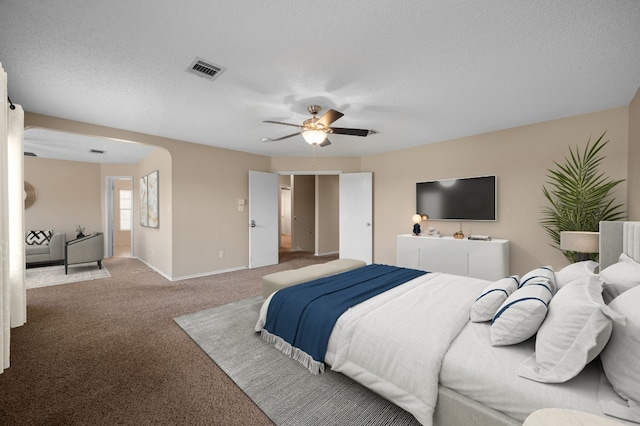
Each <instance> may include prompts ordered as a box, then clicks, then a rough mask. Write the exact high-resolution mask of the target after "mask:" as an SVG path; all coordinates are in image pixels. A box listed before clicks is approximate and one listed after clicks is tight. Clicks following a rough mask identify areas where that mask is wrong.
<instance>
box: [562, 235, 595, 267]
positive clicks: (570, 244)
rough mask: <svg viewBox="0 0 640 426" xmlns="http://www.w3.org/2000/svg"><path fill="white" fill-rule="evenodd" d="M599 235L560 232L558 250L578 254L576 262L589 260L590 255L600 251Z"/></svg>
mask: <svg viewBox="0 0 640 426" xmlns="http://www.w3.org/2000/svg"><path fill="white" fill-rule="evenodd" d="M599 245H600V233H599V232H589V231H562V232H560V249H561V250H566V251H574V252H576V253H577V254H578V256H577V259H578V262H582V261H584V260H589V259H590V256H589V254H591V253H598V252H599V251H600V248H599Z"/></svg>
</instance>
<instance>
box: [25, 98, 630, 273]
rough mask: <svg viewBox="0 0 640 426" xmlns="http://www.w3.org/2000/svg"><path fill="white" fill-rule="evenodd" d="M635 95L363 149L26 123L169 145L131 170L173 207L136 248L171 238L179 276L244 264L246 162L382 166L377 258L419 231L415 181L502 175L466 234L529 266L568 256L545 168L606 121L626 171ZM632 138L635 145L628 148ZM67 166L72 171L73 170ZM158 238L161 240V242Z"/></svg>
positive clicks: (167, 268) (610, 155)
mask: <svg viewBox="0 0 640 426" xmlns="http://www.w3.org/2000/svg"><path fill="white" fill-rule="evenodd" d="M638 103H639V101H638V95H636V97H635V98H634V102H633V103H632V104H631V106H630V107H623V108H616V109H612V110H607V111H601V112H597V113H593V114H586V115H581V116H575V117H569V118H565V119H561V120H554V121H549V122H543V123H538V124H533V125H528V126H522V127H517V128H513V129H507V130H502V131H499V132H492V133H487V134H482V135H475V136H471V137H467V138H460V139H455V140H452V141H447V142H442V143H437V144H431V145H424V146H421V147H417V148H412V149H407V150H402V151H395V152H390V153H386V154H381V155H375V156H369V157H364V158H350V157H349V158H324V157H322V158H320V157H319V158H315V159H314V158H303V159H300V158H288V157H273V158H269V157H264V156H259V155H252V154H246V153H241V152H236V151H231V150H226V149H221V148H214V147H210V146H205V145H198V144H191V143H188V142H183V141H177V140H172V139H166V138H159V137H155V136H150V135H144V134H138V133H133V132H127V131H124V130H119V129H111V128H106V127H102V126H95V125H90V124H86V123H78V122H73V121H68V120H62V119H57V118H52V117H46V116H41V115H37V114H30V113H27V114H26V115H25V124H26V126H27V127H29V126H34V127H43V128H48V129H52V130H60V131H67V132H72V133H81V134H88V135H97V136H104V137H113V138H117V139H121V140H129V141H136V142H140V143H146V144H151V145H155V146H159V147H163V148H165V149H166V150H167V152H168V155H169V157H168V158H156V159H155V160H150V163H149V164H142V165H136V166H135V167H132V171H131V174H132V175H133V176H134V183H136V182H137V179H138V178H139V177H140V176H141V175H142V174H146V173H148V172H149V171H152V170H155V169H161V173H160V182H161V183H160V188H161V199H160V206H161V209H162V208H163V207H164V208H167V209H169V210H168V211H167V212H165V211H164V210H163V211H161V217H160V230H161V231H160V233H158V232H156V233H155V234H153V233H152V230H150V229H149V230H146V231H149V232H146V233H145V234H144V235H146V234H149V235H146V236H147V237H149V238H148V239H143V241H140V242H138V241H136V250H141V251H142V253H141V256H142V255H143V254H144V253H145V251H146V253H147V255H148V250H149V248H150V247H151V250H154V247H158V249H160V247H163V249H161V250H163V252H162V253H153V256H149V257H147V258H146V260H147V261H150V263H151V262H153V263H152V266H153V267H156V268H157V269H158V270H160V271H161V272H163V273H165V274H166V275H167V276H170V277H171V278H173V279H180V278H185V277H189V276H198V275H206V274H208V273H212V272H223V271H226V270H233V269H238V268H243V267H245V266H246V265H247V263H248V232H249V230H248V226H247V223H248V212H247V210H245V211H244V212H238V209H237V199H238V198H244V199H247V198H248V193H247V192H248V173H247V172H248V170H258V171H318V172H321V171H344V172H351V171H371V172H373V173H374V261H375V262H379V263H391V264H393V263H395V259H396V247H395V236H396V235H397V234H403V233H409V232H410V231H411V227H412V222H411V215H412V214H413V210H414V209H415V183H416V182H418V181H424V180H429V179H440V178H450V177H461V176H475V175H483V174H496V175H498V187H499V188H498V197H499V210H498V221H497V222H492V223H480V222H467V223H464V224H463V225H462V229H463V232H464V233H465V234H488V235H491V236H494V237H496V238H507V239H509V240H511V272H512V273H523V272H526V271H527V270H528V269H531V268H533V267H536V266H539V265H541V264H551V265H553V266H556V267H561V266H563V265H565V264H566V261H565V260H564V257H562V255H561V254H560V253H559V252H557V251H556V250H554V249H553V248H551V247H550V246H549V240H548V237H547V236H546V235H545V233H544V231H543V229H542V228H541V226H540V225H539V219H540V210H541V208H542V206H544V205H545V200H544V197H543V195H542V192H541V187H542V185H543V184H544V182H545V173H546V171H547V169H549V168H551V167H553V161H560V162H561V161H563V156H564V155H565V154H567V153H568V147H569V146H575V145H579V146H581V147H583V146H584V144H585V143H586V141H587V139H588V138H589V137H590V136H591V137H593V138H597V137H598V136H599V135H600V134H601V133H602V132H604V131H605V130H606V131H607V138H608V139H610V140H611V142H610V143H609V145H608V146H607V148H606V150H605V152H604V154H605V155H606V159H605V161H604V163H603V171H605V173H607V174H608V175H609V176H610V177H612V178H614V179H627V154H629V161H630V162H631V161H633V159H634V158H635V159H636V162H637V158H638V151H640V147H639V146H638V129H637V125H636V127H633V126H631V125H630V124H629V121H630V118H631V121H632V122H637V121H639V120H637V117H638V114H639V112H638V109H639V106H638ZM634 118H636V119H635V120H634ZM630 138H631V140H632V143H631V146H628V145H629V144H628V141H629V140H630ZM165 163H166V164H165ZM163 164H165V166H163ZM86 167H87V168H88V169H87V173H89V174H90V172H89V171H88V170H98V171H95V172H94V173H95V174H97V175H98V176H101V174H100V173H101V172H100V168H98V169H95V168H94V167H93V166H90V165H89V166H86ZM162 167H169V169H170V172H169V175H170V176H171V177H170V179H168V180H167V172H166V171H162ZM125 168H126V167H125ZM25 169H27V166H25ZM109 169H113V168H112V167H108V168H107V167H103V169H102V170H103V171H102V175H104V174H105V173H107V172H106V171H105V170H109ZM629 169H633V167H629ZM57 172H58V171H57V170H56V172H55V173H57ZM112 174H122V172H120V173H115V172H114V173H112ZM62 175H66V172H65V173H62ZM629 178H630V185H629V193H630V194H631V196H630V201H631V202H632V205H631V206H629V211H630V212H636V213H631V214H635V215H636V219H638V218H639V215H638V213H637V212H639V211H640V205H639V204H640V202H639V201H638V199H637V197H638V196H637V195H636V196H635V199H632V198H631V197H632V196H633V195H634V194H637V193H638V188H640V183H639V182H637V180H638V178H637V176H633V175H632V174H630V175H629ZM74 180H79V179H75V178H74ZM94 180H96V181H97V182H96V183H95V185H100V177H98V178H94ZM167 183H170V185H171V186H170V188H171V192H170V194H169V195H166V194H163V193H162V189H163V188H167V186H166V185H167ZM135 188H137V184H136V185H135V186H134V193H136V192H137V191H136V190H135ZM36 189H38V187H37V186H36ZM618 195H619V197H618V199H619V201H621V202H623V203H624V202H626V199H627V185H626V183H625V184H624V185H622V186H621V187H620V190H619V193H618ZM56 198H60V197H57V196H56ZM101 203H102V200H101V199H99V196H98V199H97V200H95V204H97V205H98V206H100V205H101ZM169 203H170V204H169ZM98 208H100V207H98ZM34 211H35V210H34ZM94 214H95V215H96V217H97V218H98V219H92V220H94V221H97V222H96V223H94V222H91V223H89V221H88V219H87V225H85V226H87V229H91V228H92V227H94V228H99V226H100V222H99V221H100V217H101V212H98V213H95V212H93V210H92V213H91V214H90V215H88V216H92V217H93V215H94ZM61 215H63V214H62V213H61ZM34 217H35V216H34ZM27 220H29V217H27ZM56 220H58V219H56ZM79 220H80V219H79ZM167 221H168V222H167ZM27 223H29V222H27ZM134 223H136V221H135V220H134ZM73 224H74V222H73V221H72V222H70V224H69V225H65V226H68V232H72V231H73ZM170 225H171V226H172V228H171V229H170V233H169V234H168V235H166V236H165V235H163V234H162V232H163V231H164V230H166V228H163V227H165V226H170ZM430 225H431V226H436V227H437V228H439V229H440V230H441V231H442V232H444V233H445V234H452V233H453V232H455V231H456V230H457V229H458V227H459V224H458V223H450V222H433V223H431V222H430V223H428V224H427V223H424V224H423V226H430ZM151 235H156V236H158V238H155V239H154V237H151ZM161 235H163V236H161ZM136 240H137V237H136ZM138 243H140V246H139V247H138ZM164 247H166V252H165V251H164ZM220 250H224V252H225V256H224V257H222V258H220V257H219V251H220Z"/></svg>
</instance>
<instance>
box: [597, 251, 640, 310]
mask: <svg viewBox="0 0 640 426" xmlns="http://www.w3.org/2000/svg"><path fill="white" fill-rule="evenodd" d="M598 276H599V277H600V279H601V280H602V281H604V283H605V286H604V298H605V302H606V303H609V302H611V300H613V299H615V298H616V297H617V296H618V295H620V294H622V293H624V292H625V291H627V290H629V289H631V288H633V287H636V286H638V285H640V263H638V262H636V261H635V260H633V259H632V258H630V257H629V256H627V255H626V254H624V253H623V254H621V255H620V258H619V262H618V263H614V264H613V265H611V266H609V267H607V268H604V269H603V270H602V271H600V274H598Z"/></svg>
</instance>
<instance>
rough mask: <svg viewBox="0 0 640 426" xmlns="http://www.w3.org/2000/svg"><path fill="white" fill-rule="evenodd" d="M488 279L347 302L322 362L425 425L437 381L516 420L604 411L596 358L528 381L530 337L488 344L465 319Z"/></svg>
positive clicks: (442, 277) (441, 279) (437, 283)
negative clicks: (562, 376) (547, 380)
mask: <svg viewBox="0 0 640 426" xmlns="http://www.w3.org/2000/svg"><path fill="white" fill-rule="evenodd" d="M488 284H489V281H486V280H481V279H475V278H469V277H461V276H456V275H449V274H441V273H430V274H426V275H423V276H421V277H418V278H416V279H414V280H411V281H410V282H408V283H406V284H403V285H401V286H398V287H396V288H394V289H392V290H389V291H387V292H385V293H382V294H380V295H378V296H375V297H373V298H371V299H369V300H368V301H366V302H363V303H361V304H359V305H357V306H354V307H352V308H351V309H349V310H348V311H347V312H345V313H344V314H343V315H342V316H341V317H340V318H339V319H338V321H337V323H336V325H335V327H334V330H333V332H332V334H331V337H330V339H329V345H328V349H327V353H326V355H325V362H326V363H327V364H328V365H330V366H331V367H332V369H333V370H336V371H339V372H341V373H343V374H345V375H347V376H349V377H351V378H352V379H354V380H356V381H358V382H360V383H361V384H363V385H364V386H366V387H368V388H369V389H371V390H373V391H375V392H377V393H379V394H380V395H382V396H384V397H385V398H387V399H388V400H390V401H392V402H393V403H395V404H397V405H398V406H400V407H402V408H404V409H405V410H407V411H408V412H410V413H411V414H413V415H414V416H415V417H416V418H417V419H418V421H420V422H421V423H422V424H424V425H431V424H432V421H433V420H432V416H433V410H434V408H435V405H436V402H437V395H438V384H439V383H440V384H442V385H443V386H446V387H447V388H450V389H452V390H453V391H456V392H458V393H460V394H462V395H464V396H467V397H469V398H471V399H472V400H475V401H478V402H479V403H481V404H484V405H486V406H487V407H490V408H492V409H494V410H497V411H499V412H502V413H504V414H506V415H508V416H510V417H512V418H514V419H517V420H520V421H523V420H524V419H525V418H526V417H527V416H528V415H529V414H530V413H531V412H533V411H535V410H537V409H539V408H547V407H559V408H569V409H575V410H580V411H585V412H590V413H594V414H597V415H604V414H603V413H602V411H601V410H600V403H599V399H598V388H599V384H600V376H601V375H600V368H599V365H598V364H597V361H596V363H592V364H590V365H588V366H587V368H585V370H584V371H583V372H582V373H581V374H580V375H579V376H578V377H576V378H574V379H572V380H570V381H569V382H567V383H564V384H543V383H538V382H534V381H531V380H527V379H524V378H522V377H519V376H518V375H517V370H518V367H519V366H520V364H521V363H522V361H524V360H525V359H527V358H528V357H529V356H531V354H532V353H533V351H534V345H533V340H529V341H526V342H523V343H521V344H518V345H512V346H505V347H492V346H491V345H490V338H489V323H471V322H469V321H468V320H469V312H470V307H471V305H472V304H473V302H474V300H475V299H476V298H477V296H478V295H479V294H480V293H481V292H482V290H483V289H484V288H485V287H486V286H487V285H488ZM270 300H271V297H269V298H267V300H266V301H265V303H264V304H263V306H262V308H261V312H260V317H259V319H258V322H257V324H256V331H260V330H261V329H262V327H263V326H264V324H265V320H266V314H267V309H268V304H269V302H270ZM399 325H400V326H399ZM607 386H608V387H609V388H610V387H611V386H610V385H608V383H607ZM616 420H617V421H618V422H620V423H623V424H629V425H632V424H635V423H629V422H625V421H624V420H620V419H616ZM636 426H637V424H636Z"/></svg>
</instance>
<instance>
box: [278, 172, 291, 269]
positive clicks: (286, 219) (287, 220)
mask: <svg viewBox="0 0 640 426" xmlns="http://www.w3.org/2000/svg"><path fill="white" fill-rule="evenodd" d="M279 251H280V257H282V255H283V254H286V253H287V252H290V251H291V186H290V185H283V184H280V245H279Z"/></svg>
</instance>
